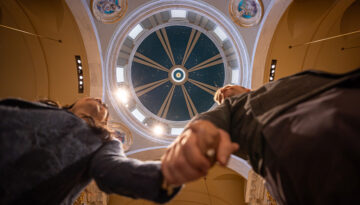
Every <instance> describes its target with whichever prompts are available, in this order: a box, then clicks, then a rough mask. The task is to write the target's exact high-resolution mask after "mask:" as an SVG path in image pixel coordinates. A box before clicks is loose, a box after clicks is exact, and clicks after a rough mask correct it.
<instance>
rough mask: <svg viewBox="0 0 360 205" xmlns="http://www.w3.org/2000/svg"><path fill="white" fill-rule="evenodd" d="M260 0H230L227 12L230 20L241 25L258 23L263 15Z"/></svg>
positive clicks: (248, 25) (247, 25) (249, 25)
mask: <svg viewBox="0 0 360 205" xmlns="http://www.w3.org/2000/svg"><path fill="white" fill-rule="evenodd" d="M263 10H264V8H263V4H262V2H261V0H230V2H229V12H230V16H231V18H232V20H233V21H234V22H235V23H236V24H238V25H239V26H243V27H251V26H255V25H257V24H259V22H260V21H261V18H262V16H263Z"/></svg>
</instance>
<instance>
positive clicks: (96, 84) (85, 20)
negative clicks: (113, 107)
mask: <svg viewBox="0 0 360 205" xmlns="http://www.w3.org/2000/svg"><path fill="white" fill-rule="evenodd" d="M65 2H66V4H67V5H68V7H69V8H70V10H71V12H72V14H73V15H74V18H75V20H76V22H77V24H78V27H79V29H80V33H81V36H82V40H83V43H84V47H85V51H86V55H87V60H88V66H89V76H90V96H91V97H97V98H103V94H104V93H105V92H103V89H104V87H105V86H103V78H104V75H103V73H104V72H103V70H104V67H103V59H102V54H101V47H100V40H99V36H98V33H97V29H96V26H95V22H94V19H93V17H92V14H91V11H90V9H89V7H88V5H87V3H86V1H85V0H81V1H72V0H65ZM103 99H104V98H103Z"/></svg>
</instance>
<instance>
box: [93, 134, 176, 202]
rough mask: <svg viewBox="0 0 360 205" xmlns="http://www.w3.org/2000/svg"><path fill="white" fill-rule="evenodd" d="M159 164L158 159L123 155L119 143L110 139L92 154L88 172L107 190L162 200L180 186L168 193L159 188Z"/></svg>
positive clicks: (160, 179)
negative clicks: (142, 159) (139, 158)
mask: <svg viewBox="0 0 360 205" xmlns="http://www.w3.org/2000/svg"><path fill="white" fill-rule="evenodd" d="M160 167H161V164H160V162H156V161H148V162H143V161H139V160H136V159H130V158H126V156H125V154H124V153H123V151H122V145H121V142H120V141H118V140H112V141H110V142H107V143H105V144H104V145H103V147H102V148H101V149H100V150H99V151H98V152H97V153H96V154H95V156H94V158H93V160H92V162H91V169H90V174H91V176H92V177H93V178H94V179H95V181H96V183H97V185H98V186H99V188H100V189H101V190H102V191H104V192H106V193H116V194H120V195H125V196H128V197H132V198H143V199H148V200H151V201H155V202H158V203H164V202H167V201H169V200H170V199H172V198H173V197H174V196H175V195H176V193H177V192H178V191H179V190H180V188H176V189H175V190H174V192H173V193H172V194H171V195H169V196H168V194H167V190H164V189H162V188H161V185H162V181H163V176H162V173H161V170H160Z"/></svg>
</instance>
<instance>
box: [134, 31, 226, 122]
mask: <svg viewBox="0 0 360 205" xmlns="http://www.w3.org/2000/svg"><path fill="white" fill-rule="evenodd" d="M224 79H225V72H224V63H223V60H222V57H221V55H220V52H219V50H218V48H217V47H216V46H215V44H214V42H213V41H212V40H211V39H210V38H209V37H208V36H207V35H205V34H204V33H202V32H201V31H199V30H196V29H194V28H191V27H187V26H167V27H165V28H160V29H158V30H156V31H154V32H153V33H151V34H150V35H148V36H147V37H146V38H145V39H144V40H143V41H142V42H140V44H139V46H138V48H137V49H136V53H135V54H134V58H133V61H132V64H131V82H132V85H133V88H132V89H134V92H135V93H136V96H137V98H138V99H139V101H140V102H141V103H142V104H143V105H144V107H145V108H146V109H148V110H149V111H150V112H151V113H153V114H154V115H157V116H158V117H160V118H163V119H167V120H171V121H185V120H189V119H191V117H193V116H195V115H196V114H197V113H201V112H204V111H207V110H209V109H210V108H211V107H212V106H213V104H214V101H213V95H214V93H215V91H216V90H217V88H219V87H221V86H223V84H224Z"/></svg>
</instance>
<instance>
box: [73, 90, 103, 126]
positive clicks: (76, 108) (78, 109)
mask: <svg viewBox="0 0 360 205" xmlns="http://www.w3.org/2000/svg"><path fill="white" fill-rule="evenodd" d="M68 110H69V111H70V112H72V113H74V115H76V116H78V117H79V118H81V119H83V120H85V121H86V122H87V123H88V124H90V125H104V126H106V124H107V121H108V118H109V112H108V109H107V107H106V105H105V104H104V103H102V101H101V100H100V99H98V98H91V97H84V98H81V99H79V100H78V101H76V102H75V103H74V104H73V105H72V106H70V107H69V108H68Z"/></svg>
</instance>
